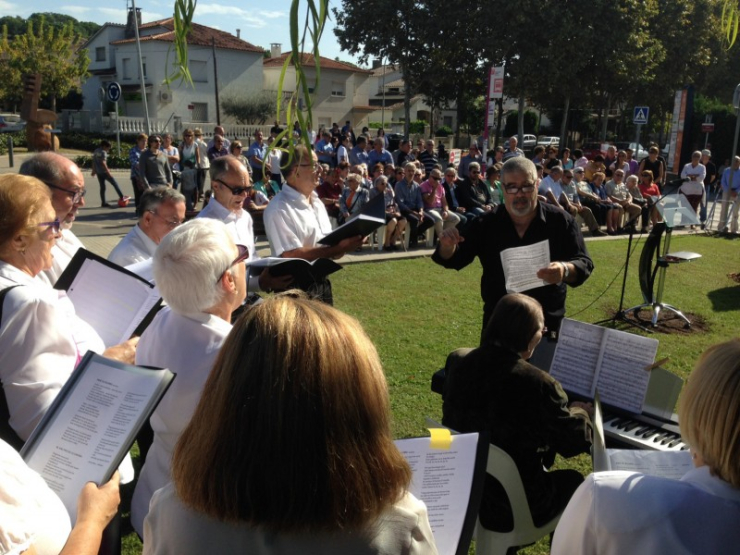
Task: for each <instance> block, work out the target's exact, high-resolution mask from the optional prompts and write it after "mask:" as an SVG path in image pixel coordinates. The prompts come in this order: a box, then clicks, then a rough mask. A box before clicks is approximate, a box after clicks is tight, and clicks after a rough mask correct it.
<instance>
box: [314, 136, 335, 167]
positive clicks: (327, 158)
mask: <svg viewBox="0 0 740 555" xmlns="http://www.w3.org/2000/svg"><path fill="white" fill-rule="evenodd" d="M333 153H334V147H333V146H331V142H329V141H325V140H324V139H321V140H320V141H319V142H318V143H316V156H317V157H318V159H319V162H321V163H323V164H331V155H332V154H333Z"/></svg>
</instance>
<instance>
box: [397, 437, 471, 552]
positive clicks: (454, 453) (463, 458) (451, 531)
mask: <svg viewBox="0 0 740 555" xmlns="http://www.w3.org/2000/svg"><path fill="white" fill-rule="evenodd" d="M452 437H453V441H452V446H451V447H450V449H449V450H444V449H433V448H431V447H430V439H429V438H428V437H419V438H411V439H399V440H396V442H395V443H396V447H398V450H399V451H401V453H402V454H403V456H404V457H405V458H406V460H407V461H408V463H409V465H410V466H411V471H412V472H413V478H412V481H411V485H410V487H409V491H410V492H411V493H412V494H414V495H415V496H416V497H417V498H419V499H421V500H422V501H423V502H424V503H425V504H426V506H427V511H428V514H429V523H430V524H431V527H432V532H433V533H434V541H435V543H436V544H437V551H438V552H439V554H440V555H454V554H455V553H456V551H457V547H458V544H459V542H460V537H461V534H462V528H463V524H464V522H465V514H466V512H467V509H468V501H469V500H470V493H471V487H472V481H473V468H474V466H475V454H476V450H477V446H478V434H460V435H454V436H452Z"/></svg>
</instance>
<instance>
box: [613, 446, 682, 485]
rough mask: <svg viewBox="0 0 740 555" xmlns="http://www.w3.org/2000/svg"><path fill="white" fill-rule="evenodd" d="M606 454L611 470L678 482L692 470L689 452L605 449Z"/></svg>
mask: <svg viewBox="0 0 740 555" xmlns="http://www.w3.org/2000/svg"><path fill="white" fill-rule="evenodd" d="M606 452H607V455H608V457H609V466H610V469H611V470H628V471H632V472H641V473H643V474H649V475H650V476H662V477H663V478H672V479H674V480H678V479H680V478H681V477H683V475H684V474H686V473H687V472H688V471H689V470H691V469H692V468H694V464H693V463H692V462H691V453H690V452H689V451H644V450H641V449H607V450H606Z"/></svg>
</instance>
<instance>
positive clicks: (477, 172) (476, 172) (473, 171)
mask: <svg viewBox="0 0 740 555" xmlns="http://www.w3.org/2000/svg"><path fill="white" fill-rule="evenodd" d="M470 173H474V174H476V175H477V174H479V173H480V172H479V171H478V170H470Z"/></svg>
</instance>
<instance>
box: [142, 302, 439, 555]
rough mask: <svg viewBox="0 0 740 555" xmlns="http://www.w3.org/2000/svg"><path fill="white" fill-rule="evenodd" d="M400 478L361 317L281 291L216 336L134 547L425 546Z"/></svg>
mask: <svg viewBox="0 0 740 555" xmlns="http://www.w3.org/2000/svg"><path fill="white" fill-rule="evenodd" d="M214 463H215V464H214ZM410 478H411V471H410V469H409V466H408V464H407V463H406V461H405V459H404V458H403V456H402V455H401V453H400V452H399V451H398V449H396V447H395V445H394V444H393V440H392V438H391V432H390V410H389V401H388V391H387V387H386V383H385V377H384V375H383V369H382V367H381V365H380V360H379V359H378V355H377V353H376V351H375V347H374V346H373V344H372V343H371V341H370V339H369V338H368V337H367V335H366V334H365V332H364V331H363V330H362V328H361V326H360V325H359V323H358V322H357V321H356V320H354V319H353V318H351V317H349V316H347V315H345V314H343V313H341V312H339V311H337V310H335V309H333V308H331V307H329V306H327V305H324V304H322V303H320V302H317V301H313V300H308V299H306V298H303V297H301V296H294V295H292V294H284V295H278V296H276V297H273V298H271V299H268V300H266V301H264V302H263V303H262V304H260V305H258V306H256V307H254V308H252V309H251V310H250V311H248V312H246V313H245V314H244V316H243V317H242V318H241V319H240V320H239V321H237V323H236V324H235V325H234V329H233V330H232V332H231V334H229V337H228V338H227V339H226V342H225V343H224V345H223V348H222V349H221V352H220V353H219V356H218V358H217V359H216V362H215V364H214V366H213V369H212V371H211V374H210V376H209V378H208V381H207V382H206V384H205V387H204V389H203V394H202V396H201V398H200V402H199V403H198V406H197V408H196V410H195V413H194V415H193V418H192V420H191V421H190V424H189V425H188V427H187V428H186V429H185V431H184V432H183V433H182V436H181V437H180V440H179V441H178V443H177V445H176V447H175V453H174V457H173V461H172V479H173V483H172V484H170V485H168V486H166V487H165V488H163V489H161V490H159V491H158V492H157V493H155V495H154V497H153V498H152V503H151V507H150V511H149V515H148V516H147V518H146V520H145V523H144V553H146V554H155V553H183V554H184V553H204V552H211V551H213V552H224V553H237V552H238V553H250V552H257V551H258V550H259V552H260V553H262V554H269V553H301V554H312V553H317V554H318V553H321V554H335V553H336V554H340V553H341V554H345V553H363V554H364V553H368V554H371V553H383V554H392V553H398V554H399V555H400V554H417V553H418V554H427V553H429V554H436V553H437V550H436V548H435V545H434V539H433V537H432V533H431V529H430V526H429V521H428V517H427V513H426V507H425V506H424V504H423V503H422V502H420V501H419V500H417V499H416V498H415V497H414V496H413V495H411V494H410V493H409V492H408V489H407V488H408V485H409V481H410Z"/></svg>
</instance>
